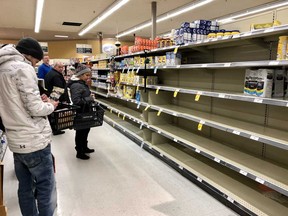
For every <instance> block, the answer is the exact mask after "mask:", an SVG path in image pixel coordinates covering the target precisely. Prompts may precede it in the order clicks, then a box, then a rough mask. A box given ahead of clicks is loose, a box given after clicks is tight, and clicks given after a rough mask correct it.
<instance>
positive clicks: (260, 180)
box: [255, 177, 265, 184]
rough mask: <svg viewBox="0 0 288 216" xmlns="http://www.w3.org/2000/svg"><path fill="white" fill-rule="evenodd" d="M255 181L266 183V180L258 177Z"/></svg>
mask: <svg viewBox="0 0 288 216" xmlns="http://www.w3.org/2000/svg"><path fill="white" fill-rule="evenodd" d="M255 181H257V182H259V183H260V184H264V183H265V181H264V180H263V179H261V178H258V177H256V179H255Z"/></svg>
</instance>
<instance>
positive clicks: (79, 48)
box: [76, 44, 92, 54]
mask: <svg viewBox="0 0 288 216" xmlns="http://www.w3.org/2000/svg"><path fill="white" fill-rule="evenodd" d="M76 53H79V54H92V45H90V44H76Z"/></svg>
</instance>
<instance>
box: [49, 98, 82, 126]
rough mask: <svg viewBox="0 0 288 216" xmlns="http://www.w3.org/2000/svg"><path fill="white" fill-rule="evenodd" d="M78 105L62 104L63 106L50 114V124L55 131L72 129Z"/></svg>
mask: <svg viewBox="0 0 288 216" xmlns="http://www.w3.org/2000/svg"><path fill="white" fill-rule="evenodd" d="M77 108H79V107H78V106H73V105H69V104H61V108H60V109H57V110H55V111H54V112H53V113H51V115H50V116H49V120H50V125H51V128H52V130H53V131H58V130H64V129H72V128H73V123H74V118H75V116H76V110H77Z"/></svg>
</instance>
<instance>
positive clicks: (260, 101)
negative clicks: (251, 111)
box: [254, 98, 263, 103]
mask: <svg viewBox="0 0 288 216" xmlns="http://www.w3.org/2000/svg"><path fill="white" fill-rule="evenodd" d="M254 103H263V99H260V98H255V99H254Z"/></svg>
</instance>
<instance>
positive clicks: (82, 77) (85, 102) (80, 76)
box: [68, 64, 94, 160]
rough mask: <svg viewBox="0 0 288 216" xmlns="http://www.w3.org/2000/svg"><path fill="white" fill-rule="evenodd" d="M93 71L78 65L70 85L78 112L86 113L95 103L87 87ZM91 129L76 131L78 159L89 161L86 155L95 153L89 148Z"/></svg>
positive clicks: (72, 98)
mask: <svg viewBox="0 0 288 216" xmlns="http://www.w3.org/2000/svg"><path fill="white" fill-rule="evenodd" d="M91 75H92V74H91V70H90V68H88V67H87V66H85V65H83V64H78V65H77V68H76V71H75V74H74V75H73V76H72V78H71V79H70V81H69V83H68V88H70V94H71V100H72V102H73V105H77V106H80V108H79V109H78V110H77V112H85V111H87V110H84V109H87V108H89V106H90V105H91V103H92V102H93V101H94V97H93V95H92V94H91V91H90V89H89V87H88V85H87V81H88V80H90V79H91ZM89 132H90V128H87V129H81V130H76V133H75V145H76V146H75V149H76V152H77V154H76V158H79V159H82V160H88V159H89V158H90V157H89V156H88V155H86V153H93V152H94V149H90V148H88V134H89Z"/></svg>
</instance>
